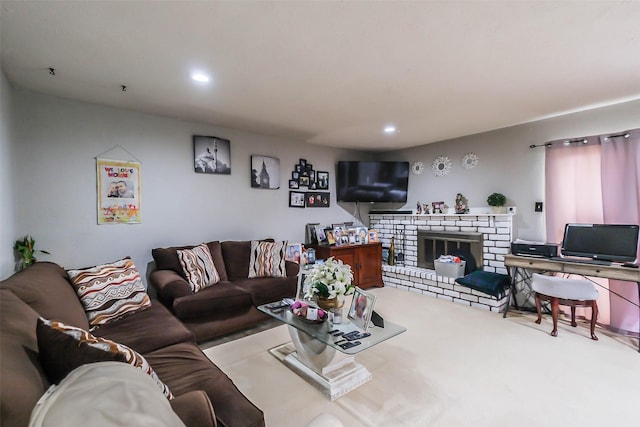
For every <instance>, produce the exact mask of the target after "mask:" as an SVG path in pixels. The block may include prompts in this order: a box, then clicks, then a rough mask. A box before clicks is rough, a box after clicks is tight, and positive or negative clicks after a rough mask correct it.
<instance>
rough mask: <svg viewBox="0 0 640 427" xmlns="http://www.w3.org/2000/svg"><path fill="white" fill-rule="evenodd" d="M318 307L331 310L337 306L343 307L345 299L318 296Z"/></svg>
mask: <svg viewBox="0 0 640 427" xmlns="http://www.w3.org/2000/svg"><path fill="white" fill-rule="evenodd" d="M317 302H318V307H320V308H321V309H323V310H325V311H327V312H329V311H331V310H332V309H335V308H342V306H343V305H344V301H342V302H341V301H339V300H338V298H324V297H318V301H317Z"/></svg>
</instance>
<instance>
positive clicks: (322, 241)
mask: <svg viewBox="0 0 640 427" xmlns="http://www.w3.org/2000/svg"><path fill="white" fill-rule="evenodd" d="M324 230H325V227H324V226H323V225H316V237H317V238H318V244H319V245H326V244H328V243H329V242H328V240H327V234H326V233H325V231H324Z"/></svg>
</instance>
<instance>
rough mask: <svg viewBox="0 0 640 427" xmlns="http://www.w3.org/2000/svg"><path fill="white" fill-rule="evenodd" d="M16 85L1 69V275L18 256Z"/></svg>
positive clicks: (6, 272) (9, 270) (4, 275)
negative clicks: (14, 91) (14, 171)
mask: <svg viewBox="0 0 640 427" xmlns="http://www.w3.org/2000/svg"><path fill="white" fill-rule="evenodd" d="M13 122H14V116H13V88H12V87H11V85H10V84H9V82H8V80H7V79H6V77H5V75H4V73H3V72H0V194H1V195H2V196H1V197H0V278H4V277H7V276H9V275H11V273H13V269H14V266H15V259H14V256H13V242H14V241H15V240H16V239H17V238H18V236H16V235H15V192H14V186H13V145H14V141H15V135H14V126H13Z"/></svg>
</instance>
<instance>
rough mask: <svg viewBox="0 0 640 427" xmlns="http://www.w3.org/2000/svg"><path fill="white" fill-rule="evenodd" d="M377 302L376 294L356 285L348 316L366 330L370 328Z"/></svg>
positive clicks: (356, 324) (352, 321)
mask: <svg viewBox="0 0 640 427" xmlns="http://www.w3.org/2000/svg"><path fill="white" fill-rule="evenodd" d="M375 303H376V297H375V295H373V294H371V293H369V292H365V291H363V290H362V289H360V288H359V287H357V286H356V289H355V292H354V293H353V299H352V300H351V307H350V308H349V313H348V315H347V317H348V318H349V320H351V323H353V324H354V325H355V326H357V327H358V328H360V329H362V330H363V331H366V330H367V329H368V328H369V322H370V321H371V313H373V307H374V305H375Z"/></svg>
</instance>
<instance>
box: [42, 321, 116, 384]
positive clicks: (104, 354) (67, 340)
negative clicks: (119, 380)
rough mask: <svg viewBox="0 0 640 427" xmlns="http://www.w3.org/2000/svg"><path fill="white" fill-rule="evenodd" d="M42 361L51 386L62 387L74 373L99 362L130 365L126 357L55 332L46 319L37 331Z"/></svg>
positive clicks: (63, 333) (57, 331)
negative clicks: (63, 381)
mask: <svg viewBox="0 0 640 427" xmlns="http://www.w3.org/2000/svg"><path fill="white" fill-rule="evenodd" d="M36 335H37V337H38V350H39V353H38V358H39V359H40V363H41V364H42V367H43V368H44V370H45V372H46V374H47V378H49V381H50V382H51V384H58V383H59V382H60V381H62V380H63V379H64V378H65V377H66V376H67V375H68V374H69V373H70V372H71V371H73V370H74V369H76V368H78V367H80V366H82V365H85V364H87V363H95V362H126V361H127V359H125V357H124V354H122V353H119V352H112V351H104V349H102V348H97V347H95V346H92V345H89V343H87V342H85V341H83V340H80V341H79V340H78V339H76V338H75V337H73V336H71V335H69V334H67V333H65V332H62V331H60V330H59V329H57V328H52V327H51V326H50V325H49V324H47V323H45V322H44V321H43V319H42V318H40V319H38V325H37V327H36Z"/></svg>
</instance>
